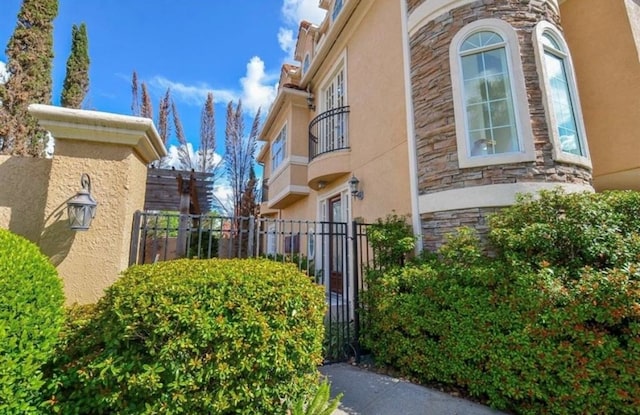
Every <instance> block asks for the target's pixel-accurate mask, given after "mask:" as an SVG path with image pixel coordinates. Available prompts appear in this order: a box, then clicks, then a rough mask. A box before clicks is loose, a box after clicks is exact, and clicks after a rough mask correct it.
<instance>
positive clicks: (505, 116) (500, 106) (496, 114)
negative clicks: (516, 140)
mask: <svg viewBox="0 0 640 415" xmlns="http://www.w3.org/2000/svg"><path fill="white" fill-rule="evenodd" d="M490 105H491V111H490V112H491V125H492V126H493V127H494V128H496V127H504V126H510V125H513V124H514V122H513V114H512V109H511V108H510V106H509V101H508V100H506V99H503V100H500V101H493V102H491V103H490Z"/></svg>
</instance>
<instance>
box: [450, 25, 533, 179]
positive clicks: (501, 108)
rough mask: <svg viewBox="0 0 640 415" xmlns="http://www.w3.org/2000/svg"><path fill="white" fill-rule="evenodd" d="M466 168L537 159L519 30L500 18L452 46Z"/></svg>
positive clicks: (466, 32)
mask: <svg viewBox="0 0 640 415" xmlns="http://www.w3.org/2000/svg"><path fill="white" fill-rule="evenodd" d="M450 52H451V53H450V55H449V56H450V62H451V78H452V79H451V80H452V88H453V101H454V109H455V117H456V140H457V145H458V164H459V166H460V167H461V168H465V167H477V166H486V165H492V164H505V163H514V162H522V161H530V160H534V159H535V151H534V146H533V132H532V130H531V122H530V116H529V102H528V98H527V92H526V91H527V90H526V87H525V83H524V74H523V70H522V62H521V60H520V51H519V42H518V37H517V34H516V32H515V30H514V29H513V28H512V27H511V26H510V25H509V24H508V23H506V22H504V21H502V20H499V19H484V20H478V21H475V22H473V23H470V24H468V25H467V26H465V27H464V28H463V29H461V30H460V31H459V32H458V33H457V34H456V36H454V38H453V41H452V42H451V45H450Z"/></svg>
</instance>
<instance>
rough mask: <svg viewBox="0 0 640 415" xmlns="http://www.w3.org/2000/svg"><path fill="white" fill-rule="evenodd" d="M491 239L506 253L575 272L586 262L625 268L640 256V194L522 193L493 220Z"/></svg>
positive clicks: (534, 264)
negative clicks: (535, 194)
mask: <svg viewBox="0 0 640 415" xmlns="http://www.w3.org/2000/svg"><path fill="white" fill-rule="evenodd" d="M490 224H491V231H490V234H489V237H490V240H491V242H492V243H493V245H494V246H495V247H496V249H497V251H498V253H499V254H500V255H502V256H503V257H505V258H507V259H509V260H511V261H517V262H520V263H523V264H527V265H529V266H531V267H533V268H534V269H540V268H541V267H543V266H552V267H554V268H562V269H563V271H566V272H568V273H569V275H570V276H576V275H577V274H579V270H580V269H581V268H582V267H584V266H590V267H592V268H595V269H608V268H612V267H621V266H623V265H624V264H625V263H627V262H630V261H632V262H633V261H639V260H640V193H638V192H631V191H627V192H606V193H573V194H565V193H563V192H562V191H560V190H554V191H543V192H540V193H539V195H538V197H537V198H534V197H533V196H532V195H521V196H520V197H519V200H518V203H517V204H515V205H514V206H511V207H509V208H507V209H504V210H502V211H501V212H500V214H498V215H496V216H494V217H493V218H492V220H491V221H490Z"/></svg>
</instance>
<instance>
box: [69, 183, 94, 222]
mask: <svg viewBox="0 0 640 415" xmlns="http://www.w3.org/2000/svg"><path fill="white" fill-rule="evenodd" d="M80 185H81V186H82V189H81V190H80V191H79V192H78V193H76V195H75V197H74V198H73V199H71V200H69V201H68V202H67V210H68V213H69V227H70V228H71V230H72V231H86V230H88V229H89V226H91V220H92V219H93V218H94V217H95V216H96V206H97V205H98V203H97V202H96V200H95V199H94V198H93V196H92V195H91V178H90V177H89V175H88V174H87V173H82V176H80Z"/></svg>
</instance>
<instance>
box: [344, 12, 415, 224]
mask: <svg viewBox="0 0 640 415" xmlns="http://www.w3.org/2000/svg"><path fill="white" fill-rule="evenodd" d="M360 8H364V7H363V6H362V5H361V6H360ZM400 12H401V8H400V4H399V2H395V1H375V2H373V4H372V5H371V6H370V8H369V10H367V12H366V15H364V16H362V20H361V21H360V23H359V24H358V25H357V27H355V28H354V29H352V30H354V32H353V34H352V35H351V38H350V39H349V42H348V44H347V45H346V50H347V94H348V101H349V105H350V109H351V112H350V114H349V134H350V142H351V171H352V172H353V174H355V176H356V177H358V179H359V180H360V188H361V189H362V190H363V192H364V199H363V200H353V211H352V217H354V218H355V217H362V218H364V219H365V220H366V221H372V220H374V219H376V218H378V217H383V216H385V215H386V214H388V213H391V211H392V210H396V211H397V212H398V213H409V212H410V208H411V205H410V196H411V193H410V188H409V167H408V148H407V131H406V113H405V111H406V108H405V88H404V77H403V74H404V71H403V70H402V62H403V54H402V27H401V22H402V20H401V15H400ZM357 16H358V11H356V17H357ZM381 51H384V53H381ZM371 68H375V70H371ZM347 180H348V178H347Z"/></svg>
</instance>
